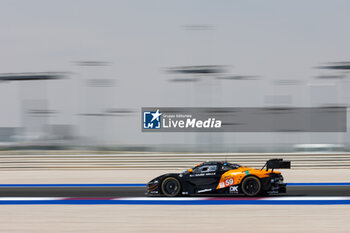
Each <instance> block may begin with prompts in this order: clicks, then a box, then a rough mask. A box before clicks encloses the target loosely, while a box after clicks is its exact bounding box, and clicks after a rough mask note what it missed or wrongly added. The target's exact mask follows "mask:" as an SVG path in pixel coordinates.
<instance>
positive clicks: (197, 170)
mask: <svg viewBox="0 0 350 233" xmlns="http://www.w3.org/2000/svg"><path fill="white" fill-rule="evenodd" d="M216 169H217V166H216V165H211V166H201V167H196V168H195V169H193V173H195V174H198V173H207V172H216Z"/></svg>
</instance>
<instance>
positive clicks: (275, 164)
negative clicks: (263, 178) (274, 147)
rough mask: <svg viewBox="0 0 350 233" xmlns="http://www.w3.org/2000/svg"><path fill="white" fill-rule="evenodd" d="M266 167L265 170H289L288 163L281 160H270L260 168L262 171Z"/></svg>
mask: <svg viewBox="0 0 350 233" xmlns="http://www.w3.org/2000/svg"><path fill="white" fill-rule="evenodd" d="M265 167H266V170H269V169H272V170H273V169H289V168H290V161H283V159H270V160H267V162H266V163H265V165H264V166H263V167H262V168H261V170H262V169H264V168H265Z"/></svg>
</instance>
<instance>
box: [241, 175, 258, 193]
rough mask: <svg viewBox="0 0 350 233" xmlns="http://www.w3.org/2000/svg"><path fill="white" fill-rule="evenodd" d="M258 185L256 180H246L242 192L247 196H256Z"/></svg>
mask: <svg viewBox="0 0 350 233" xmlns="http://www.w3.org/2000/svg"><path fill="white" fill-rule="evenodd" d="M259 186H260V185H259V183H258V181H256V180H253V179H250V180H247V181H246V182H245V184H244V190H245V191H246V192H247V193H248V194H256V193H257V192H258V191H259Z"/></svg>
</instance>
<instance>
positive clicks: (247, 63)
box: [0, 0, 350, 152]
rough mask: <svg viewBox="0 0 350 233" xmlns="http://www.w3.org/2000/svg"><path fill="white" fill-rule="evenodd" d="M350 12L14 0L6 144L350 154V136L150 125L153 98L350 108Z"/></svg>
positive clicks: (332, 6) (6, 64)
mask: <svg viewBox="0 0 350 233" xmlns="http://www.w3.org/2000/svg"><path fill="white" fill-rule="evenodd" d="M315 5H317V8H315ZM349 7H350V2H349V1H345V0H344V1H341V0H336V1H316V0H311V1H306V2H305V1H299V0H297V1H288V2H281V1H277V0H267V1H263V2H254V3H252V2H250V1H240V2H237V1H202V0H201V1H199V0H198V1H185V0H183V1H182V0H180V1H174V2H169V1H131V2H130V1H128V2H126V1H107V0H103V1H88V0H84V1H82V0H77V1H66V0H62V1H50V2H48V1H43V0H32V1H10V0H2V1H1V2H0V29H1V33H0V64H1V65H0V148H1V149H2V150H18V149H23V150H28V149H40V150H48V149H54V150H104V151H108V150H112V151H162V152H298V151H302V152H321V151H324V152H335V151H336V152H339V151H349V150H350V133H348V132H345V133H344V132H337V133H308V132H271V133H239V132H237V133H142V132H141V124H140V122H141V107H157V106H158V107H269V108H274V107H276V108H280V107H322V106H326V107H332V106H334V107H339V106H343V107H347V106H348V104H349V103H350V94H349V92H348V91H347V90H348V89H349V87H350V85H349V78H350V74H349V71H350V62H349V52H350V50H349V46H348V44H349V41H350V33H349V32H348V30H347V26H348V25H347V24H348V22H349V21H350V15H349V13H348V9H349Z"/></svg>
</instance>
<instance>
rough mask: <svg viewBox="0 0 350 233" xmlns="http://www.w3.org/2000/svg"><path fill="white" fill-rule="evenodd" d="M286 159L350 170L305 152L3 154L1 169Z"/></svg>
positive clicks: (338, 159)
mask: <svg viewBox="0 0 350 233" xmlns="http://www.w3.org/2000/svg"><path fill="white" fill-rule="evenodd" d="M272 158H283V159H285V160H290V161H292V168H350V154H348V153H337V154H304V153H261V154H256V153H254V154H253V153H183V154H180V153H121V154H44V155H35V154H23V155H20V154H6V153H1V154H0V170H16V169H18V170H19V169H20V170H23V169H33V170H34V169H136V168H139V169H170V168H171V169H173V168H179V169H186V168H190V167H192V166H193V165H195V164H198V163H200V162H203V161H206V160H219V161H229V162H234V163H238V164H241V165H244V166H251V167H257V168H260V167H262V166H263V165H264V163H265V162H266V160H268V159H272Z"/></svg>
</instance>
